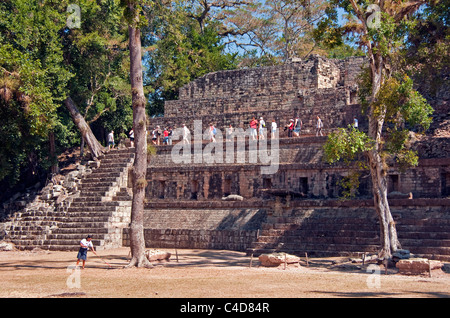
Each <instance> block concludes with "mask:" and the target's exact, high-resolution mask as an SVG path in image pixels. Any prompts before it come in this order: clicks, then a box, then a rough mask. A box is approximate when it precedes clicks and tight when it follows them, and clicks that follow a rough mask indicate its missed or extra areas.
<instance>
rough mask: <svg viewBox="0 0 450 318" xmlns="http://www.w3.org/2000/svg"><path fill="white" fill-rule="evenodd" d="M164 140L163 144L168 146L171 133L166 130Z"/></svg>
mask: <svg viewBox="0 0 450 318" xmlns="http://www.w3.org/2000/svg"><path fill="white" fill-rule="evenodd" d="M163 134H164V139H163V144H166V145H168V144H169V131H168V130H167V128H166V129H164V132H163Z"/></svg>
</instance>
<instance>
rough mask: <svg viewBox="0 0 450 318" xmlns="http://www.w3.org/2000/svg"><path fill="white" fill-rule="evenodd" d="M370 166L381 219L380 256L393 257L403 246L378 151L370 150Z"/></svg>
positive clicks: (374, 196)
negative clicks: (393, 215) (390, 206)
mask: <svg viewBox="0 0 450 318" xmlns="http://www.w3.org/2000/svg"><path fill="white" fill-rule="evenodd" d="M369 167H370V174H371V177H372V188H373V189H372V192H373V200H374V207H375V211H376V213H377V215H378V219H379V221H380V240H381V250H380V251H379V253H378V257H379V258H380V259H391V257H392V253H393V252H395V251H396V250H397V249H399V248H401V246H400V243H399V241H398V237H397V230H396V227H395V222H394V219H393V217H392V214H391V209H390V208H389V202H388V199H387V180H386V171H384V168H383V162H382V159H381V157H380V155H379V153H377V152H376V151H370V152H369Z"/></svg>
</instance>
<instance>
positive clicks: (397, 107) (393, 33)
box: [318, 0, 432, 259]
mask: <svg viewBox="0 0 450 318" xmlns="http://www.w3.org/2000/svg"><path fill="white" fill-rule="evenodd" d="M424 3H425V1H424V0H417V1H408V0H406V1H396V0H392V1H374V2H368V1H365V0H362V1H357V0H350V1H349V2H348V1H334V2H333V4H334V6H335V8H337V7H341V8H342V9H344V10H345V11H346V12H347V14H348V15H349V18H348V22H347V24H346V25H344V26H340V25H337V23H336V20H334V21H333V18H336V17H337V15H336V14H334V15H331V17H332V18H331V19H329V20H324V21H323V22H322V23H321V24H319V26H318V30H319V32H318V34H321V35H322V39H326V40H328V41H329V42H330V43H338V42H339V37H341V36H343V35H344V34H346V33H349V32H353V33H354V34H356V36H357V39H358V40H359V43H360V45H361V46H363V47H364V48H365V49H366V54H367V59H368V69H367V71H366V73H365V74H364V75H363V81H362V84H361V88H360V97H361V102H362V104H363V107H364V108H365V110H366V114H367V118H368V123H369V128H368V132H367V135H366V134H365V133H362V134H360V133H358V134H355V132H354V131H353V132H346V130H345V129H341V130H340V131H339V132H338V133H336V134H332V135H330V137H329V141H328V143H327V145H326V154H327V157H328V160H329V161H330V162H334V161H337V160H339V159H341V158H342V157H345V156H348V155H350V156H351V157H352V156H353V157H354V156H355V154H356V153H357V152H358V151H361V152H363V153H364V154H365V157H366V159H367V166H368V169H369V170H370V175H371V179H372V192H373V200H374V207H375V210H376V212H377V215H378V217H379V221H380V238H381V250H380V252H379V257H380V258H384V259H389V258H391V256H392V253H393V252H395V251H396V250H397V249H399V248H401V245H400V242H399V240H398V236H397V230H396V226H395V222H394V219H393V217H392V214H391V210H390V207H389V202H388V199H387V168H388V163H389V160H390V159H396V161H397V163H399V164H401V165H405V164H411V165H416V164H417V162H418V158H417V155H416V154H415V153H414V152H412V151H411V150H410V149H408V147H407V144H408V139H409V138H408V137H409V131H410V130H415V131H418V129H421V130H422V131H423V130H426V129H427V128H428V127H429V125H430V122H431V117H430V116H431V113H432V108H431V107H430V106H429V105H428V104H427V103H426V101H425V99H424V98H423V97H422V96H421V95H420V94H419V93H418V92H417V91H416V90H414V88H413V85H412V80H411V79H410V78H409V77H407V76H405V73H404V71H403V70H401V69H398V68H397V67H396V66H397V64H396V59H397V57H398V52H399V48H400V47H401V44H402V43H403V41H404V39H405V34H406V32H407V31H408V27H409V26H410V23H411V22H412V21H411V19H408V17H409V16H410V15H411V13H413V12H415V11H416V10H417V9H418V8H420V6H421V5H423V4H424ZM330 22H331V23H330Z"/></svg>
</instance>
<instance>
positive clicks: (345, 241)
mask: <svg viewBox="0 0 450 318" xmlns="http://www.w3.org/2000/svg"><path fill="white" fill-rule="evenodd" d="M348 213H349V214H351V212H348ZM323 214H325V216H324V217H310V218H300V217H296V216H288V217H280V216H278V217H276V216H273V217H271V218H270V219H268V220H267V221H266V223H264V224H263V225H262V229H261V231H260V232H259V236H258V239H257V241H256V242H254V243H253V244H252V246H251V247H250V248H249V249H247V253H248V254H253V255H256V256H257V255H260V254H262V253H271V252H274V251H281V252H288V253H292V254H296V255H299V256H301V255H305V253H308V255H311V256H332V255H337V254H342V255H345V254H350V253H352V252H353V253H362V252H366V253H376V252H378V249H379V248H380V238H379V225H378V223H377V222H373V220H370V221H368V219H365V218H363V217H355V216H353V217H339V218H336V217H335V216H334V215H333V214H332V213H331V212H326V213H323ZM449 225H450V219H449V218H441V219H433V218H419V217H417V216H416V215H414V214H411V215H406V214H405V215H403V216H402V217H401V218H400V219H398V220H397V224H396V228H397V232H398V233H399V234H398V236H399V241H400V243H401V244H402V247H403V248H405V249H409V250H411V252H412V253H413V254H415V255H417V256H420V257H428V258H431V259H436V258H439V259H441V260H446V261H448V260H450V232H449V231H448V229H449ZM339 251H344V252H342V253H340V252H339Z"/></svg>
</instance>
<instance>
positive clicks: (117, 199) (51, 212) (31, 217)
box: [7, 149, 134, 251]
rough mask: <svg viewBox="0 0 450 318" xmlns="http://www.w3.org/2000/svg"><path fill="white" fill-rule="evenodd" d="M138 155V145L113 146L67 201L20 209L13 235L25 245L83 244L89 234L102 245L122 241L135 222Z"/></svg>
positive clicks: (53, 247) (48, 247) (73, 247)
mask: <svg viewBox="0 0 450 318" xmlns="http://www.w3.org/2000/svg"><path fill="white" fill-rule="evenodd" d="M133 158H134V152H133V151H132V149H123V150H116V149H114V150H111V151H110V152H109V153H107V154H106V155H105V156H104V157H103V158H101V160H100V166H99V167H98V168H96V169H95V170H94V171H93V172H92V173H91V174H90V175H88V176H86V177H85V178H84V179H83V180H82V181H81V190H80V191H79V193H78V195H76V196H75V197H73V198H70V199H69V200H67V199H66V201H67V202H66V204H63V205H60V206H59V207H58V208H55V209H37V210H36V209H25V210H23V211H22V212H18V213H16V214H15V215H14V216H13V217H12V219H11V227H10V230H9V231H7V233H8V235H7V239H8V240H10V241H11V242H12V243H14V244H15V246H16V248H18V249H22V250H30V249H34V248H41V249H45V250H63V251H64V250H65V251H69V250H77V249H78V247H79V241H80V240H81V239H82V238H83V237H85V236H87V235H89V234H90V235H92V242H93V244H94V246H95V248H96V249H97V250H100V249H106V248H114V247H119V246H122V229H123V228H124V227H128V225H129V222H130V214H131V196H130V195H129V194H128V192H127V190H126V186H127V182H128V167H129V166H131V164H132V162H133Z"/></svg>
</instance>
